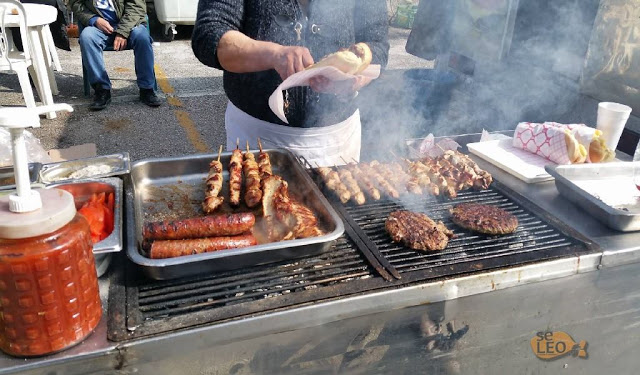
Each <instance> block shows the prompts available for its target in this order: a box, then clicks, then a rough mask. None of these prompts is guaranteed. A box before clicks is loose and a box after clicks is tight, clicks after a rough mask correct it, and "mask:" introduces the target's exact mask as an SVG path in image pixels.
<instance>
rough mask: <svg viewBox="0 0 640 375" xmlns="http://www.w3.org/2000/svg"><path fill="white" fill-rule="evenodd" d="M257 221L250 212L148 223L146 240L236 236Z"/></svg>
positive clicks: (145, 229) (145, 226) (144, 230)
mask: <svg viewBox="0 0 640 375" xmlns="http://www.w3.org/2000/svg"><path fill="white" fill-rule="evenodd" d="M255 222H256V218H255V216H254V215H253V214H252V213H250V212H247V213H237V214H220V215H212V216H204V217H197V218H192V219H185V220H176V221H158V222H151V223H146V224H145V225H144V229H143V237H144V239H145V240H182V239H187V238H205V237H216V236H235V235H237V234H241V233H245V232H247V231H249V230H250V229H251V228H252V227H253V225H254V224H255Z"/></svg>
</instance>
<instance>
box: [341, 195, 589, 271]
mask: <svg viewBox="0 0 640 375" xmlns="http://www.w3.org/2000/svg"><path fill="white" fill-rule="evenodd" d="M465 202H474V203H481V204H491V205H495V206H498V207H500V208H502V209H504V210H506V211H507V212H510V213H512V214H514V215H515V216H516V217H517V218H518V221H519V226H518V230H517V231H516V232H515V233H513V234H510V235H504V236H491V235H482V234H478V233H474V232H471V231H469V230H466V229H463V228H460V227H458V226H457V225H455V224H453V222H451V219H450V217H449V216H450V215H449V209H451V208H452V207H453V206H454V205H456V204H459V203H465ZM345 209H346V212H348V214H349V215H350V216H351V217H352V218H353V220H354V221H355V222H356V223H357V225H358V226H359V227H360V228H361V229H362V231H363V232H364V233H365V234H366V236H367V237H368V238H369V239H370V240H371V241H372V242H373V243H374V244H375V245H376V247H377V248H378V250H379V251H380V253H382V255H384V257H385V258H386V259H387V260H388V261H389V263H391V265H392V266H393V267H395V268H396V269H397V270H398V271H399V272H400V273H404V272H409V271H418V270H425V269H429V268H434V267H443V266H449V265H453V264H458V263H460V262H474V263H475V264H476V266H475V269H476V270H478V269H483V268H485V267H484V266H483V265H482V263H481V261H484V260H486V259H489V258H499V257H503V256H505V255H509V256H514V255H520V258H521V260H520V261H519V262H512V261H511V262H509V263H506V264H504V266H508V265H512V264H515V263H523V262H526V261H529V260H530V258H531V257H529V256H523V255H522V254H525V253H530V252H538V253H540V254H541V257H540V258H539V259H537V260H543V259H545V258H547V256H543V254H545V253H546V252H545V251H546V250H550V249H567V248H572V247H573V246H576V245H579V244H580V242H578V241H576V240H574V239H572V238H570V237H568V236H566V235H564V234H563V233H561V232H560V231H559V230H558V229H556V228H554V227H553V226H552V225H551V224H549V223H548V222H546V221H543V220H542V219H541V218H540V217H538V216H535V215H534V214H532V213H531V212H529V211H528V210H526V209H525V208H523V207H522V206H520V205H518V204H517V203H516V202H515V201H513V200H512V199H509V198H507V197H506V196H504V195H503V194H502V193H501V192H499V191H497V190H496V189H495V188H491V189H490V190H484V191H465V192H461V193H460V194H459V195H458V197H457V198H455V199H452V200H448V201H439V200H436V199H435V198H434V197H416V198H408V199H405V200H402V201H400V202H392V201H378V202H371V203H367V204H366V205H364V206H347V207H346V208H345ZM400 209H406V210H410V211H416V212H423V213H426V214H427V215H429V216H430V217H431V218H432V219H434V220H442V221H443V222H444V223H445V225H446V226H447V228H449V229H451V230H453V232H454V233H455V237H454V238H453V239H451V240H450V241H449V245H448V246H447V248H446V249H445V250H443V251H438V252H422V251H415V250H412V249H408V248H406V247H404V246H402V245H401V244H397V243H393V242H392V241H391V238H390V237H389V235H388V234H387V233H386V231H385V229H384V223H385V220H386V218H387V216H388V215H389V213H391V212H392V211H395V210H400Z"/></svg>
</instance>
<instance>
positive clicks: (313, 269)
mask: <svg viewBox="0 0 640 375" xmlns="http://www.w3.org/2000/svg"><path fill="white" fill-rule="evenodd" d="M370 277H372V273H371V271H370V270H369V267H368V266H367V264H366V263H365V262H364V261H363V259H362V256H361V255H360V253H359V252H358V251H357V250H356V249H355V248H354V247H353V245H352V243H351V241H349V240H347V239H346V238H344V237H342V238H340V239H339V240H338V242H337V243H336V244H335V246H334V248H333V249H332V251H331V252H329V253H326V254H323V255H322V256H318V257H314V258H309V259H302V260H300V261H297V262H289V263H282V264H276V265H268V266H259V267H254V268H252V269H250V270H246V271H240V272H237V271H236V272H230V273H225V274H220V275H216V276H210V277H207V278H197V279H188V280H182V281H165V282H150V283H148V284H142V285H140V286H139V288H138V306H139V309H140V312H141V313H142V318H143V319H149V318H155V317H158V316H171V315H176V314H184V313H189V312H192V311H194V310H203V309H213V308H216V307H220V306H230V305H234V304H240V303H244V302H249V301H256V300H259V299H264V298H270V297H277V296H281V295H285V294H289V293H292V292H298V291H302V290H309V289H315V288H318V287H323V286H330V285H334V284H336V283H340V282H344V281H349V280H353V279H363V278H370Z"/></svg>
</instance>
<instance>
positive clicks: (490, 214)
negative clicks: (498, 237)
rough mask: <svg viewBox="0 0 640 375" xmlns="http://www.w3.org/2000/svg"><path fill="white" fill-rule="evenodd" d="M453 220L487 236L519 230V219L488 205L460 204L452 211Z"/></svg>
mask: <svg viewBox="0 0 640 375" xmlns="http://www.w3.org/2000/svg"><path fill="white" fill-rule="evenodd" d="M451 219H452V220H453V222H454V223H456V224H457V225H459V226H461V227H463V228H466V229H470V230H472V231H475V232H480V233H485V234H494V235H495V234H509V233H513V232H515V231H516V229H518V218H516V217H515V216H514V215H512V214H510V213H508V212H507V211H505V210H503V209H501V208H498V207H496V206H491V205H487V204H477V203H463V204H459V205H457V206H455V207H454V208H452V209H451Z"/></svg>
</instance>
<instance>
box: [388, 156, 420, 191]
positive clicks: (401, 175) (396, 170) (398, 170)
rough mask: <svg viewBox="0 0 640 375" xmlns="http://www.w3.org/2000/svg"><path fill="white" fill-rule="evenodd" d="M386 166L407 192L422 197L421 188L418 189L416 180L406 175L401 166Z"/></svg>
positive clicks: (394, 164)
mask: <svg viewBox="0 0 640 375" xmlns="http://www.w3.org/2000/svg"><path fill="white" fill-rule="evenodd" d="M387 166H388V168H389V170H390V171H391V172H392V173H393V174H394V175H395V176H398V179H399V180H400V181H402V182H403V183H404V184H405V185H406V187H407V191H408V192H410V193H412V194H416V195H422V187H420V183H419V182H418V179H417V178H415V177H413V176H410V175H409V174H407V173H406V172H405V171H404V168H402V166H401V165H400V164H398V163H396V162H393V163H389V164H387Z"/></svg>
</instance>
